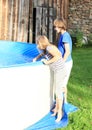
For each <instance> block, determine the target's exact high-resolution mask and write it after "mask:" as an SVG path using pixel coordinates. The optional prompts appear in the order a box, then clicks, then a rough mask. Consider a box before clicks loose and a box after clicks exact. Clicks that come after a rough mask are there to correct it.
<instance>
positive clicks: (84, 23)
mask: <svg viewBox="0 0 92 130" xmlns="http://www.w3.org/2000/svg"><path fill="white" fill-rule="evenodd" d="M68 28H69V30H71V29H72V30H75V29H79V30H81V31H82V32H83V34H84V36H88V35H89V34H90V33H91V34H92V0H70V3H69V15H68Z"/></svg>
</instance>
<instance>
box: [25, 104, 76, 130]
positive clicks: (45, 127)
mask: <svg viewBox="0 0 92 130" xmlns="http://www.w3.org/2000/svg"><path fill="white" fill-rule="evenodd" d="M63 110H64V115H63V118H62V119H61V121H60V122H58V123H56V122H55V119H56V117H53V116H51V114H52V112H49V113H48V114H47V115H46V116H45V117H43V118H42V119H41V120H39V121H38V122H37V123H35V124H33V125H31V126H29V127H28V128H26V129H25V130H55V129H57V128H62V127H66V126H67V124H68V114H69V113H71V112H75V111H77V110H78V108H77V107H76V106H74V105H72V104H70V103H66V104H64V108H63Z"/></svg>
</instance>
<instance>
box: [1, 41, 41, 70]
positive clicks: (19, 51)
mask: <svg viewBox="0 0 92 130" xmlns="http://www.w3.org/2000/svg"><path fill="white" fill-rule="evenodd" d="M38 54H39V53H38V50H37V49H36V44H31V43H29V44H28V43H21V42H11V41H0V68H4V67H12V66H21V65H38V64H42V62H41V61H39V62H36V63H33V62H32V60H33V58H34V57H35V56H37V55H38Z"/></svg>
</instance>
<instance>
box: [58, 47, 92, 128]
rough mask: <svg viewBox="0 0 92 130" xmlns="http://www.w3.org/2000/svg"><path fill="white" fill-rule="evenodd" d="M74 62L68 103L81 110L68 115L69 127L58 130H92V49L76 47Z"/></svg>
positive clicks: (74, 49)
mask: <svg viewBox="0 0 92 130" xmlns="http://www.w3.org/2000/svg"><path fill="white" fill-rule="evenodd" d="M73 61H74V64H73V69H72V73H71V76H70V80H69V83H68V102H69V103H72V104H73V105H75V106H77V107H78V108H79V110H78V111H77V112H74V113H71V114H69V115H68V117H69V123H68V125H67V127H64V128H60V129H57V130H92V47H82V48H75V47H74V48H73Z"/></svg>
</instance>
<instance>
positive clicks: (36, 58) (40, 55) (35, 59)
mask: <svg viewBox="0 0 92 130" xmlns="http://www.w3.org/2000/svg"><path fill="white" fill-rule="evenodd" d="M43 55H44V54H43V53H41V54H39V55H38V56H37V57H35V58H34V59H33V62H35V61H37V60H38V59H39V58H41V57H42V56H43Z"/></svg>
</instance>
